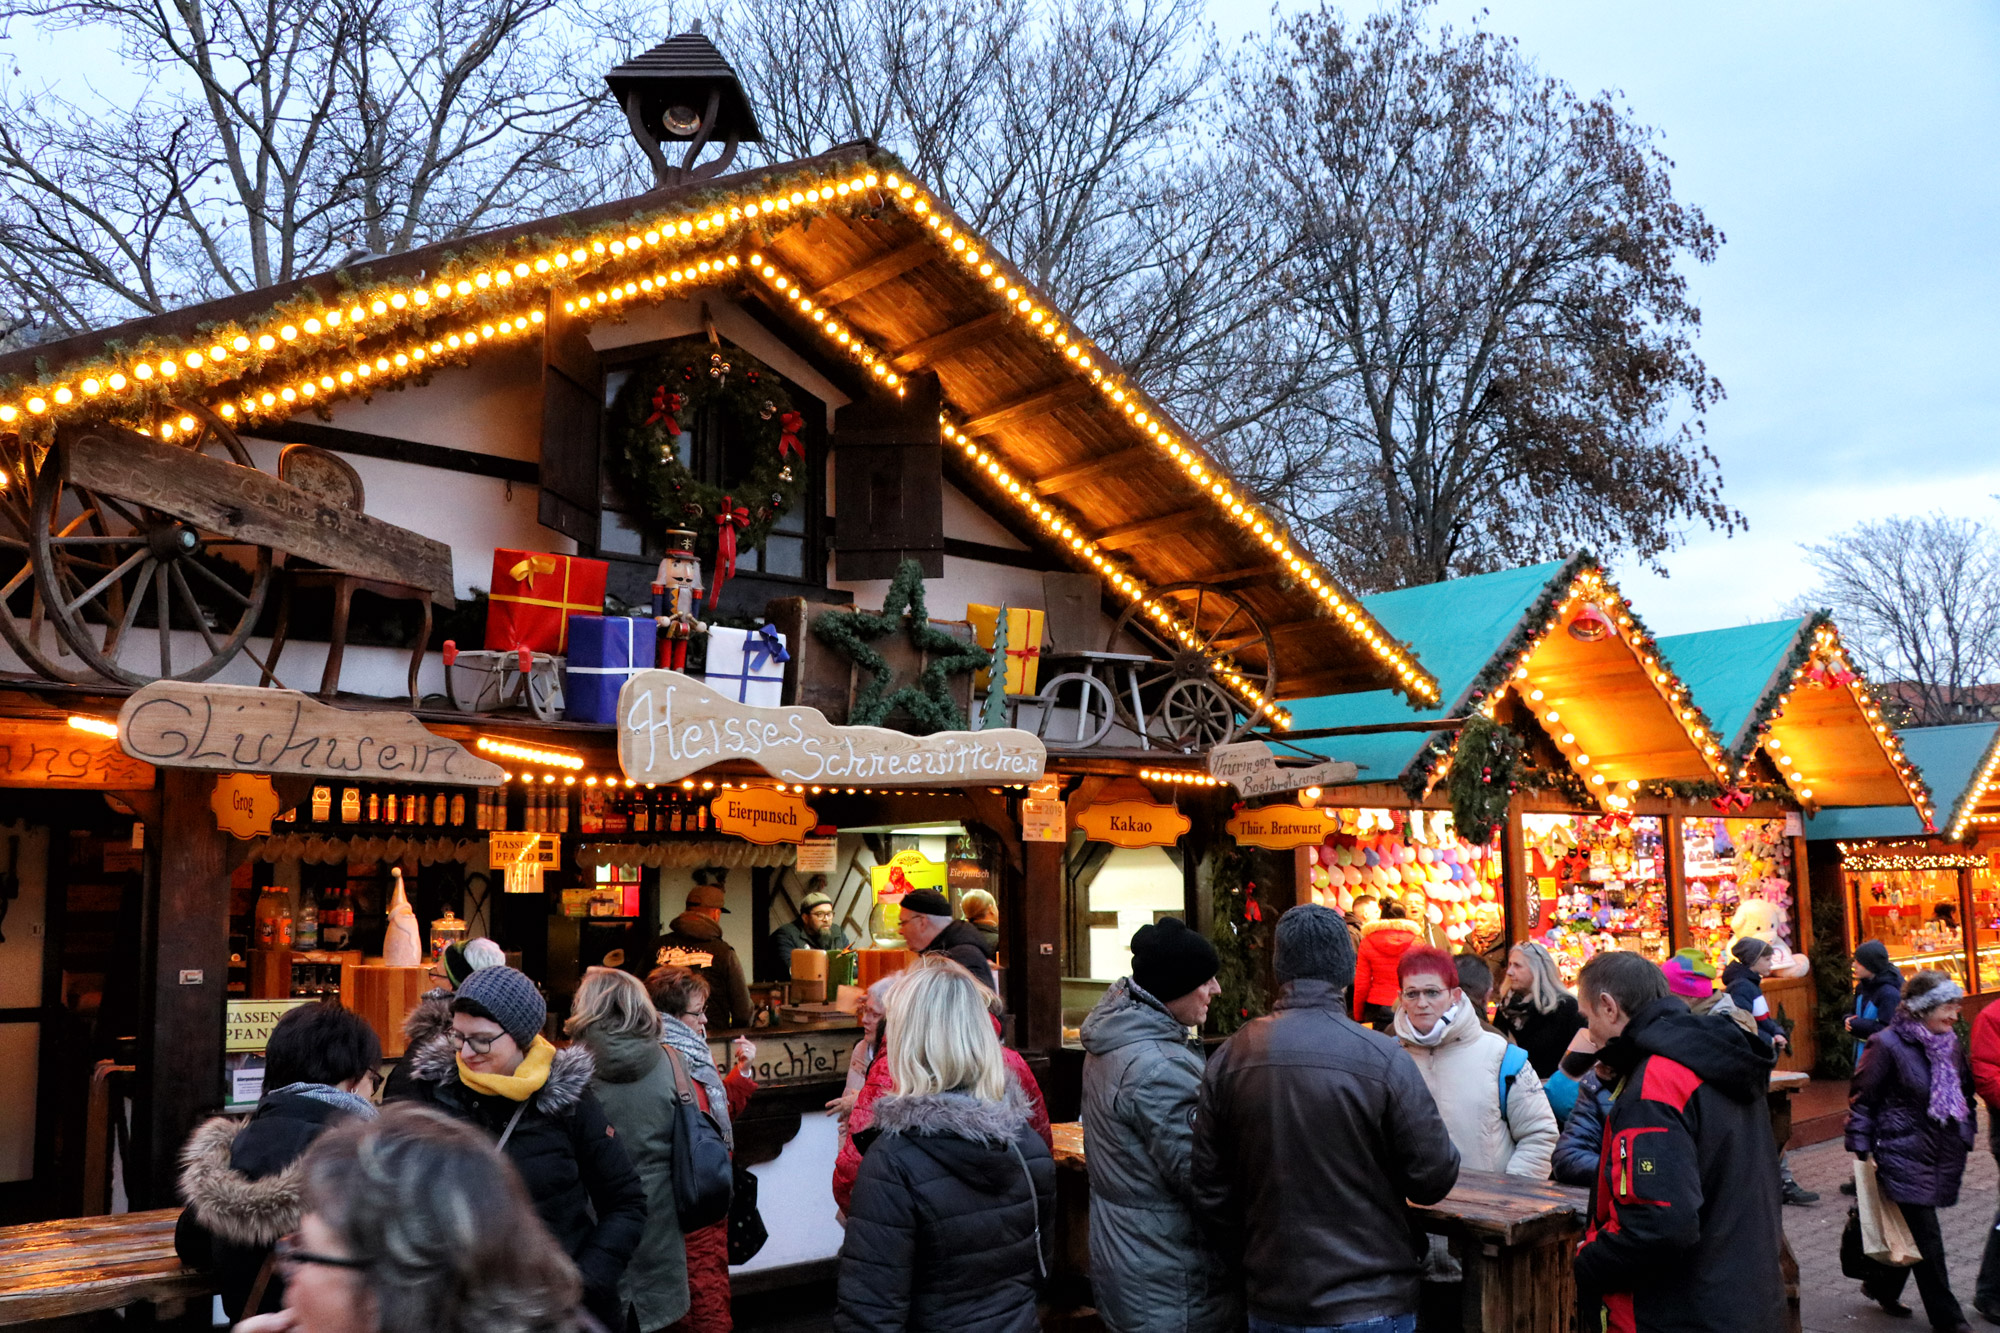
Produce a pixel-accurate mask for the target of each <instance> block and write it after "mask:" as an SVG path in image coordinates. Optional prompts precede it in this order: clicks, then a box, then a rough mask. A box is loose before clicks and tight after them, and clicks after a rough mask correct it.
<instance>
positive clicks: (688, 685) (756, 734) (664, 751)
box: [618, 671, 1048, 787]
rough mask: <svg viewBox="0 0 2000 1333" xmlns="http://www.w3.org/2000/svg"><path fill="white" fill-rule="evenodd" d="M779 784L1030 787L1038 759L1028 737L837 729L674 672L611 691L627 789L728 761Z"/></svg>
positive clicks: (1044, 754) (811, 713)
mask: <svg viewBox="0 0 2000 1333" xmlns="http://www.w3.org/2000/svg"><path fill="white" fill-rule="evenodd" d="M732 759H736V760H743V761H746V762H748V763H751V764H755V765H756V766H757V767H758V768H760V769H762V770H763V771H764V772H766V773H769V774H770V775H771V776H772V777H774V778H777V779H779V780H780V781H783V782H805V783H814V784H818V785H821V786H828V787H832V786H840V787H860V786H869V787H979V786H995V785H1002V784H1011V783H1017V782H1033V781H1035V780H1037V779H1038V778H1040V777H1041V776H1042V771H1043V769H1044V768H1045V767H1046V766H1047V763H1048V751H1047V750H1046V749H1044V748H1043V746H1042V742H1041V739H1040V738H1039V737H1037V736H1036V735H1035V734H1034V733H1033V732H1029V731H1021V730H1019V729H1017V728H1013V727H1006V728H997V729H995V730H992V731H940V732H934V733H932V734H931V735H929V736H909V735H905V734H904V733H902V732H900V731H890V730H889V729H887V728H886V727H837V726H835V725H833V723H831V722H828V721H827V720H826V715H825V714H824V713H822V712H820V711H819V710H818V709H816V708H753V707H751V706H750V705H749V704H741V703H738V702H736V701H735V700H734V699H731V698H730V697H729V696H728V695H725V694H721V693H719V692H717V691H716V690H713V689H711V688H709V687H708V686H707V685H705V684H703V683H702V682H701V681H698V680H695V679H694V678H693V677H691V676H683V675H682V674H681V673H680V672H678V671H642V672H640V673H639V674H638V675H636V676H634V677H632V678H631V679H630V680H628V681H626V682H625V688H624V689H622V690H620V691H619V692H618V762H619V765H620V766H621V767H622V768H623V769H624V770H625V776H626V777H628V778H631V779H632V780H633V781H635V782H674V781H677V780H679V779H681V778H684V777H687V776H689V775H690V774H694V773H699V772H700V771H701V770H703V769H705V768H708V767H710V766H711V765H714V764H720V763H725V762H727V761H729V760H732Z"/></svg>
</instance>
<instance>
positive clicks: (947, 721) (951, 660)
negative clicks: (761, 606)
mask: <svg viewBox="0 0 2000 1333" xmlns="http://www.w3.org/2000/svg"><path fill="white" fill-rule="evenodd" d="M898 629H901V630H904V631H906V632H907V633H908V634H909V636H910V646H911V647H913V648H915V649H916V650H917V651H918V652H919V653H924V654H928V655H929V656H930V662H929V664H928V665H926V666H925V667H924V669H923V672H922V673H921V674H920V675H919V676H918V677H917V683H916V684H915V685H905V686H903V687H902V688H900V689H898V690H896V691H895V692H894V693H893V694H892V693H889V686H890V685H891V684H892V683H893V681H892V680H891V678H890V673H889V662H888V659H886V658H884V657H883V656H882V654H881V653H879V652H877V651H876V650H875V648H874V646H873V645H874V642H875V640H877V639H880V638H883V637H885V636H887V635H889V634H892V633H894V632H895V631H896V630H898ZM812 632H813V637H814V638H816V639H818V640H819V641H820V642H821V643H824V644H826V645H827V646H828V647H830V648H835V649H838V650H839V651H841V652H843V653H845V654H847V656H848V657H849V659H851V660H852V661H853V662H854V664H855V665H856V666H858V667H860V668H861V669H862V670H864V671H866V672H867V673H868V680H867V682H866V683H865V684H864V685H863V686H862V687H861V692H860V693H859V694H858V695H856V696H855V699H854V706H853V707H852V708H850V709H849V710H848V713H847V721H848V724H849V725H850V726H857V727H879V726H881V725H882V723H883V722H884V721H886V720H887V719H888V717H889V715H890V714H891V713H893V712H895V711H896V710H897V709H898V708H900V709H902V710H903V711H904V712H906V713H908V714H909V715H910V716H911V717H913V718H915V719H916V721H917V723H918V725H919V727H921V728H922V731H923V732H931V731H963V730H964V729H965V725H966V724H965V714H963V713H961V712H959V711H958V704H957V703H955V702H954V701H953V700H952V697H951V689H950V680H951V677H952V676H954V675H957V674H959V673H961V672H966V671H978V670H981V669H982V668H992V667H993V661H994V659H993V654H991V653H989V652H987V651H986V650H985V649H984V648H981V647H980V646H979V645H978V644H976V643H967V642H966V641H965V640H963V639H960V638H957V637H956V636H954V635H951V634H947V633H945V631H943V630H941V629H939V628H937V626H935V625H933V624H931V618H930V612H929V611H928V610H927V609H926V608H925V606H924V567H923V566H922V565H920V564H918V563H917V562H916V561H914V560H905V561H904V562H903V563H902V564H901V565H899V566H897V568H896V577H895V579H894V580H892V581H891V582H890V584H889V595H888V597H887V598H885V599H884V601H883V603H882V609H881V610H880V611H879V612H877V611H826V612H823V613H821V614H820V615H818V616H816V617H814V618H813V622H812ZM919 734H922V733H921V732H920V733H919Z"/></svg>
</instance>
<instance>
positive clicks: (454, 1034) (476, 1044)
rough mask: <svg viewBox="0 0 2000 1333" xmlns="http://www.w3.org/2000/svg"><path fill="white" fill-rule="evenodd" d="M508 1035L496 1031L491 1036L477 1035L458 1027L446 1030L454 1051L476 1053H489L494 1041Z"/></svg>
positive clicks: (446, 1037) (445, 1037)
mask: <svg viewBox="0 0 2000 1333" xmlns="http://www.w3.org/2000/svg"><path fill="white" fill-rule="evenodd" d="M506 1035H507V1034H506V1033H504V1032H496V1033H494V1034H493V1035H492V1036H490V1037H477V1036H473V1035H472V1034H471V1033H467V1032H460V1031H459V1030H458V1029H457V1028H446V1029H445V1030H444V1039H445V1040H446V1041H448V1042H450V1043H451V1048H452V1049H453V1050H454V1051H471V1052H472V1053H473V1054H474V1055H486V1054H489V1053H490V1052H491V1051H492V1050H493V1043H494V1042H496V1041H499V1040H500V1039H501V1038H502V1037H504V1036H506Z"/></svg>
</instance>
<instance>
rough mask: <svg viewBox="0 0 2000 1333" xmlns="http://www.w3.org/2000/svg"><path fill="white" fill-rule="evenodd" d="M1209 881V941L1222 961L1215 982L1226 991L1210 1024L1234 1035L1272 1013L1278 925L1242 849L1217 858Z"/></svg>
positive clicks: (1211, 1014) (1214, 1008) (1217, 1000)
mask: <svg viewBox="0 0 2000 1333" xmlns="http://www.w3.org/2000/svg"><path fill="white" fill-rule="evenodd" d="M1213 864H1214V869H1213V871H1212V872H1211V874H1210V877H1209V894H1210V899H1209V900H1210V901H1211V902H1212V903H1213V904H1214V905H1215V906H1214V912H1215V918H1214V922H1213V924H1211V925H1210V926H1209V930H1208V940H1209V943H1211V944H1213V945H1214V946H1215V954H1216V959H1217V961H1218V962H1219V963H1220V966H1219V967H1218V968H1217V970H1216V973H1215V979H1216V980H1217V981H1218V982H1220V983H1221V985H1222V990H1221V993H1219V994H1218V995H1217V996H1216V997H1215V1003H1214V1004H1212V1005H1210V1006H1209V1010H1208V1013H1209V1021H1210V1022H1211V1023H1212V1024H1214V1027H1215V1030H1216V1031H1217V1032H1219V1033H1221V1034H1223V1035H1225V1036H1226V1035H1228V1034H1229V1033H1231V1032H1234V1031H1236V1029H1238V1028H1240V1027H1242V1026H1243V1025H1244V1024H1245V1023H1248V1022H1249V1021H1250V1020H1251V1019H1253V1018H1261V1017H1262V1016H1263V1015H1264V1014H1266V1013H1268V1012H1270V1008H1271V997H1270V994H1269V992H1268V991H1267V990H1266V988H1265V984H1264V977H1265V974H1266V972H1267V971H1268V968H1267V966H1266V964H1265V962H1264V960H1265V958H1267V957H1268V956H1269V954H1270V951H1271V943H1272V932H1273V928H1274V925H1275V923H1274V922H1273V921H1268V920H1266V919H1265V917H1266V915H1267V914H1266V913H1265V911H1264V908H1263V905H1262V904H1261V903H1259V902H1258V901H1257V885H1256V883H1255V882H1254V881H1252V880H1251V879H1250V878H1249V874H1250V857H1249V854H1248V853H1247V852H1245V851H1244V850H1243V849H1242V848H1240V847H1238V848H1233V849H1232V850H1230V851H1228V852H1225V853H1223V854H1222V855H1221V856H1219V857H1217V858H1216V860H1215V862H1214V863H1213Z"/></svg>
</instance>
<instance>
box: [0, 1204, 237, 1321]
mask: <svg viewBox="0 0 2000 1333" xmlns="http://www.w3.org/2000/svg"><path fill="white" fill-rule="evenodd" d="M180 1215H181V1210H180V1209H178V1208H158V1209H155V1210H153V1211H151V1212H145V1213H116V1214H112V1215H109V1216H105V1217H75V1218H69V1219H66V1220H64V1221H60V1222H36V1223H33V1224H31V1225H29V1226H22V1227H0V1324H25V1323H28V1322H30V1321H32V1320H37V1319H60V1318H64V1317H66V1316H72V1315H82V1314H91V1313H94V1312H96V1311H100V1310H116V1309H120V1308H123V1307H124V1306H128V1305H138V1304H145V1305H149V1306H151V1307H152V1311H153V1314H154V1315H155V1317H156V1318H159V1319H175V1318H179V1317H181V1316H182V1315H188V1316H191V1320H190V1322H192V1323H195V1324H196V1325H198V1326H199V1327H203V1328H206V1327H207V1326H208V1322H209V1320H208V1315H209V1307H208V1302H209V1298H210V1297H211V1296H213V1295H214V1294H215V1283H214V1282H213V1280H211V1279H210V1278H209V1276H208V1275H207V1274H204V1273H197V1272H195V1271H193V1270H192V1269H188V1268H183V1267H181V1261H180V1257H179V1256H178V1255H176V1254H175V1253H174V1222H175V1221H176V1220H177V1219H178V1218H179V1217H180Z"/></svg>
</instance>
